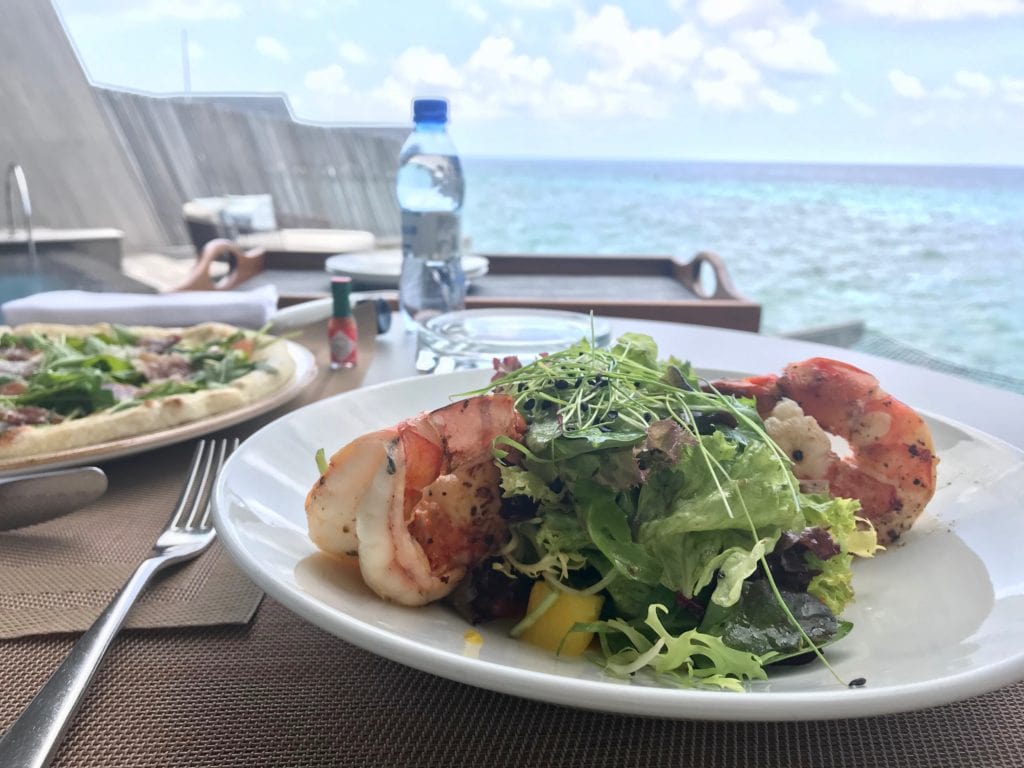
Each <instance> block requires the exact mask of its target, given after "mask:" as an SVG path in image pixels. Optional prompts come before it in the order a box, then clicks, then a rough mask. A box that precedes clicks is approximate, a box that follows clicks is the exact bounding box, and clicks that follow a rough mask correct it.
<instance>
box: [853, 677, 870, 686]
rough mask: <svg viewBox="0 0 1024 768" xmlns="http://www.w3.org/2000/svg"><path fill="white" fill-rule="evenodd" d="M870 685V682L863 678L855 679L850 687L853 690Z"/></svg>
mask: <svg viewBox="0 0 1024 768" xmlns="http://www.w3.org/2000/svg"><path fill="white" fill-rule="evenodd" d="M867 684H868V681H867V680H866V679H865V678H863V677H855V678H853V680H851V681H850V683H849V685H850V687H851V688H861V687H863V686H865V685H867Z"/></svg>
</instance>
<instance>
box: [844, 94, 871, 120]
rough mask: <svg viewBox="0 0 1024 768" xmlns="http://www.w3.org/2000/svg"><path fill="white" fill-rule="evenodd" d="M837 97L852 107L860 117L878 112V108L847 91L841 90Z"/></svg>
mask: <svg viewBox="0 0 1024 768" xmlns="http://www.w3.org/2000/svg"><path fill="white" fill-rule="evenodd" d="M839 98H841V99H842V100H843V103H844V104H845V105H846V106H848V107H849V108H850V109H852V110H853V111H854V112H855V113H857V114H858V115H860V116H861V117H875V116H876V115H877V114H878V110H877V109H875V108H874V107H873V106H871V105H870V104H868V103H867V102H866V101H861V100H860V99H858V98H857V97H856V96H854V95H853V94H852V93H850V92H849V91H843V92H842V93H841V94H840V95H839Z"/></svg>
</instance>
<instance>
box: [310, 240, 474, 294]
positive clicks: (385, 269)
mask: <svg viewBox="0 0 1024 768" xmlns="http://www.w3.org/2000/svg"><path fill="white" fill-rule="evenodd" d="M324 266H325V267H326V269H327V271H328V272H330V273H331V274H332V275H342V276H347V277H351V278H352V279H353V280H358V281H359V282H360V283H362V284H364V285H366V286H368V287H374V288H397V287H398V278H399V276H400V275H401V272H402V251H401V250H399V249H397V248H396V249H390V250H383V251H366V252H362V253H342V254H338V255H337V256H331V257H330V258H329V259H327V261H326V262H324ZM489 266H490V262H488V260H487V259H486V258H485V257H483V256H475V255H473V254H468V253H467V254H465V255H464V256H463V257H462V271H463V272H465V274H466V279H467V280H477V279H479V278H481V277H483V276H484V275H486V274H487V270H488V268H489Z"/></svg>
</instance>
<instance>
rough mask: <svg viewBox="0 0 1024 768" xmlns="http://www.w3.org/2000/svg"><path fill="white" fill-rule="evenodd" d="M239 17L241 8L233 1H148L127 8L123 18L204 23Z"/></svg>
mask: <svg viewBox="0 0 1024 768" xmlns="http://www.w3.org/2000/svg"><path fill="white" fill-rule="evenodd" d="M241 15H242V6H241V5H240V4H239V3H237V2H234V1H233V0H150V1H149V2H148V3H145V4H143V5H139V6H136V7H132V8H129V9H128V10H127V11H126V12H125V14H124V18H126V19H128V20H130V21H147V22H148V21H160V20H162V19H182V20H185V21H206V20H218V19H220V20H222V19H237V18H239V17H240V16H241Z"/></svg>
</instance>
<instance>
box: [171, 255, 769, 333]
mask: <svg viewBox="0 0 1024 768" xmlns="http://www.w3.org/2000/svg"><path fill="white" fill-rule="evenodd" d="M480 255H481V256H485V257H486V258H487V259H488V260H489V262H490V268H489V271H488V273H487V274H486V275H485V276H484V277H481V278H477V279H475V280H474V281H473V283H472V285H471V286H470V289H469V293H468V295H467V297H466V307H467V308H478V307H479V308H485V307H494V308H503V307H538V308H542V309H561V310H567V311H572V312H584V313H586V312H591V311H593V312H595V313H597V314H602V315H606V316H610V317H634V318H638V319H643V320H665V321H669V322H677V323H692V324H696V325H711V326H716V327H719V328H733V329H736V330H741V331H757V330H759V329H760V324H761V305H760V304H757V303H755V302H752V301H748V300H747V299H745V298H743V297H742V296H741V295H740V294H739V292H738V291H737V290H736V289H735V287H734V286H733V284H732V280H731V279H730V277H729V273H728V271H727V270H726V268H725V264H724V262H723V261H722V259H721V258H720V257H718V256H717V255H716V254H714V253H709V252H701V253H698V254H697V255H696V256H694V257H693V258H692V259H691V260H690V261H688V262H680V261H677V260H675V259H674V258H672V257H671V256H591V255H576V254H569V255H549V254H544V255H537V254H508V253H484V254H480ZM224 258H226V259H227V261H228V273H227V275H224V276H222V277H221V278H220V279H219V280H213V279H212V278H211V277H210V274H209V272H210V267H211V265H212V264H213V262H214V261H216V260H220V259H224ZM268 266H269V265H267V264H266V263H265V260H264V256H263V253H262V251H260V250H259V249H257V250H253V251H248V252H246V251H243V250H242V249H241V248H239V247H238V246H237V245H235V244H234V243H231V242H230V241H226V240H215V241H212V242H211V243H208V244H207V246H206V248H205V249H204V252H203V255H202V256H201V257H200V259H199V261H198V263H197V265H196V268H195V270H194V272H193V274H192V275H191V276H190V277H189V279H188V280H187V281H186V283H185V284H183V285H182V286H181V287H180V288H179V290H182V289H184V290H190V289H191V290H195V289H206V290H210V289H214V288H220V289H230V288H236V287H240V286H241V285H242V284H243V283H244V287H247V288H250V287H251V288H254V287H257V286H260V285H268V284H272V285H275V286H277V289H278V293H279V295H280V301H279V304H280V306H282V307H284V306H289V305H292V304H298V303H301V302H303V301H309V300H311V299H316V298H321V297H323V296H326V295H328V294H329V293H330V276H329V275H328V274H327V273H326V272H325V271H324V270H323V269H322V268H317V269H281V268H268ZM353 287H354V288H355V289H356V290H360V288H361V286H360V285H359V284H358V282H356V283H354V284H353ZM384 295H386V296H388V298H389V301H390V302H391V305H392V307H393V308H396V307H397V295H396V294H395V292H394V291H391V292H384Z"/></svg>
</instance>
